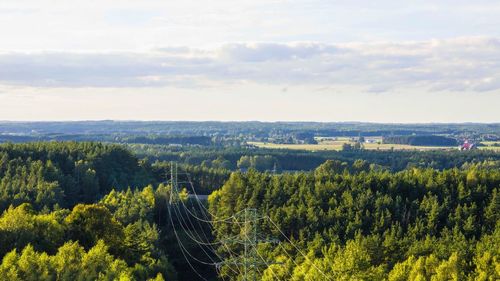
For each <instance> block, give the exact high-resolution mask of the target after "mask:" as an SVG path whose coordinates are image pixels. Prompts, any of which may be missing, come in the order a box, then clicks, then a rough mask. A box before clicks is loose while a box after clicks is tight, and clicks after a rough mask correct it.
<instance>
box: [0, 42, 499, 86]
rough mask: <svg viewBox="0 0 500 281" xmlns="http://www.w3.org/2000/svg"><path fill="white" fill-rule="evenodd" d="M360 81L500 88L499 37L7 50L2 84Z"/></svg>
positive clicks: (0, 56)
mask: <svg viewBox="0 0 500 281" xmlns="http://www.w3.org/2000/svg"><path fill="white" fill-rule="evenodd" d="M248 82H252V83H259V84H268V85H286V86H294V85H311V86H317V87H325V86H326V87H343V88H345V87H355V88H361V89H363V90H364V91H367V92H387V91H402V90H407V89H412V88H414V89H426V90H428V91H452V92H459V91H468V92H485V91H498V90H500V39H498V38H486V37H468V38H455V39H445V40H429V41H418V42H399V43H392V42H386V43H373V44H372V43H351V44H324V43H314V42H299V43H288V44H285V43H232V44H224V45H221V46H219V47H218V48H212V49H193V48H189V47H183V46H181V47H165V48H156V49H153V50H151V51H148V52H66V51H61V52H5V53H0V84H3V85H13V86H29V87H76V88H79V87H97V88H100V87H102V88H121V87H127V88H135V87H165V86H175V87H208V86H213V85H221V84H235V83H236V84H237V83H248Z"/></svg>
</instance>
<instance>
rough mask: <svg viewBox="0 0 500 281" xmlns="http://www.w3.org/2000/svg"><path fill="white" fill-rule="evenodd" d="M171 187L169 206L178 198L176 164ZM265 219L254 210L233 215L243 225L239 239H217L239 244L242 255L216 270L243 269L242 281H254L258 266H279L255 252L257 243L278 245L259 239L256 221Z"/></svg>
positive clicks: (277, 241) (171, 163) (271, 241)
mask: <svg viewBox="0 0 500 281" xmlns="http://www.w3.org/2000/svg"><path fill="white" fill-rule="evenodd" d="M168 182H169V183H170V185H171V193H170V200H169V201H170V202H169V205H172V204H176V202H177V201H178V200H179V199H180V198H179V192H180V190H179V181H178V165H177V163H176V162H170V180H169V181H168ZM264 218H265V217H263V216H260V215H259V214H258V211H257V209H255V208H246V209H244V210H243V211H241V212H239V213H237V214H235V215H234V219H235V220H237V222H236V223H237V224H238V225H243V227H242V232H241V238H239V239H219V241H220V242H221V243H223V244H229V243H234V244H239V245H243V254H242V255H241V256H239V257H232V258H229V259H226V260H224V261H221V262H218V263H216V264H215V266H216V267H217V268H221V267H222V266H223V265H235V266H242V267H243V272H242V273H243V281H256V280H257V269H258V267H260V266H269V265H271V264H280V263H277V262H268V261H265V260H263V257H260V256H259V254H258V252H257V245H258V244H259V243H279V242H280V241H279V240H277V239H261V238H259V231H258V221H259V220H262V219H264Z"/></svg>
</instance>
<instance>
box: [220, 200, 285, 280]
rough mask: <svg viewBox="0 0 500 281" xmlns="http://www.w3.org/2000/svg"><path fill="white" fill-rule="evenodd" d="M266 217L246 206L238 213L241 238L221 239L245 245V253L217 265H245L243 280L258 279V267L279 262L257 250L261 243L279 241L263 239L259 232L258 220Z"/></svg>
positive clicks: (276, 241)
mask: <svg viewBox="0 0 500 281" xmlns="http://www.w3.org/2000/svg"><path fill="white" fill-rule="evenodd" d="M263 218H264V217H262V216H259V214H258V211H257V209H254V208H246V209H244V210H243V211H242V212H240V213H239V215H237V218H236V219H241V220H242V221H241V224H242V225H243V227H242V233H241V236H242V238H241V239H221V241H223V242H226V243H237V244H240V245H243V254H242V255H241V256H239V257H235V258H231V259H227V260H225V261H222V262H220V263H218V264H217V267H219V268H220V267H222V266H223V265H236V266H242V267H243V272H242V274H243V279H242V280H243V281H256V280H257V269H258V267H260V266H266V267H267V266H269V265H271V264H278V263H276V262H269V261H266V260H264V258H263V257H261V256H260V255H259V254H258V252H257V245H258V244H259V243H279V241H278V240H276V239H261V238H259V233H258V221H259V220H261V219H263Z"/></svg>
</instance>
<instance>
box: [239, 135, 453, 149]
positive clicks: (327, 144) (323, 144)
mask: <svg viewBox="0 0 500 281" xmlns="http://www.w3.org/2000/svg"><path fill="white" fill-rule="evenodd" d="M344 143H351V144H353V142H350V141H349V139H348V138H338V139H336V140H321V141H320V142H319V143H318V144H276V143H268V142H249V143H248V144H251V145H255V146H257V147H261V148H272V149H295V150H309V151H321V150H337V151H339V150H342V145H343V144H344ZM363 146H364V148H365V149H371V150H390V149H396V150H451V149H456V147H455V146H412V145H404V144H383V143H363Z"/></svg>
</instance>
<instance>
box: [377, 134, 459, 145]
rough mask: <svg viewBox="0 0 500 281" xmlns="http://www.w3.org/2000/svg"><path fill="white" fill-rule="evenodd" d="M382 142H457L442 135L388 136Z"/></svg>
mask: <svg viewBox="0 0 500 281" xmlns="http://www.w3.org/2000/svg"><path fill="white" fill-rule="evenodd" d="M384 143H392V144H408V145H415V146H455V145H457V144H458V142H457V140H456V139H454V138H449V137H443V136H432V135H431V136H388V137H384Z"/></svg>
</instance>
